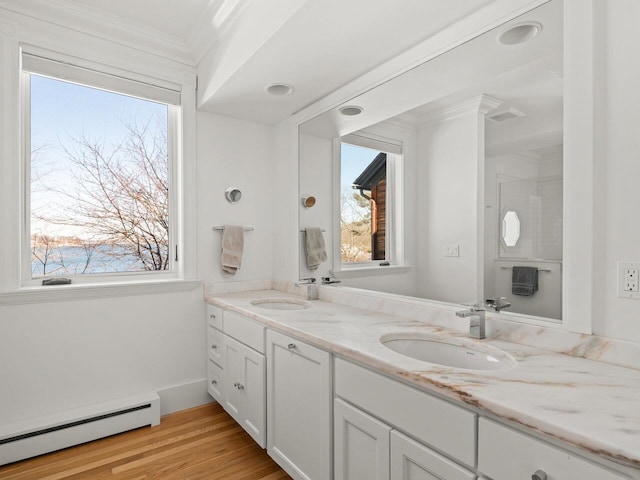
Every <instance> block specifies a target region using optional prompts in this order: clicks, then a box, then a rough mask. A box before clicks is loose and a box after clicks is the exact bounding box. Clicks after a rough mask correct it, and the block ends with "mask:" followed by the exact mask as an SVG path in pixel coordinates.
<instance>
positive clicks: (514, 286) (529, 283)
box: [511, 266, 538, 297]
mask: <svg viewBox="0 0 640 480" xmlns="http://www.w3.org/2000/svg"><path fill="white" fill-rule="evenodd" d="M537 291H538V269H537V268H536V267H521V266H514V267H513V272H512V274H511V293H512V294H514V295H520V296H523V297H530V296H531V295H533V294H534V293H536V292H537Z"/></svg>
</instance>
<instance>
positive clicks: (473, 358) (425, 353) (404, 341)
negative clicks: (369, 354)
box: [380, 333, 517, 370]
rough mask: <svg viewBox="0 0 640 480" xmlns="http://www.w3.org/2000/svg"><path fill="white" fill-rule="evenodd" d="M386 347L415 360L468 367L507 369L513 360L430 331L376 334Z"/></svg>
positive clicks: (507, 356) (486, 348)
mask: <svg viewBox="0 0 640 480" xmlns="http://www.w3.org/2000/svg"><path fill="white" fill-rule="evenodd" d="M380 342H381V343H382V344H383V345H384V346H385V347H387V348H389V349H390V350H393V351H394V352H397V353H400V354H402V355H405V356H407V357H411V358H414V359H416V360H422V361H425V362H429V363H435V364H437V365H444V366H447V367H454V368H464V369H470V370H508V369H511V368H513V367H515V366H516V364H517V363H516V360H515V358H513V357H512V356H511V355H509V354H508V353H506V352H503V351H502V350H500V349H498V348H495V347H491V346H489V345H482V344H477V345H476V344H474V343H472V341H466V340H463V339H458V338H443V337H440V336H438V335H431V334H416V333H414V334H410V333H390V334H387V335H383V336H382V337H380Z"/></svg>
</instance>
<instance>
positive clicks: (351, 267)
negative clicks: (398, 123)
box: [331, 132, 411, 278]
mask: <svg viewBox="0 0 640 480" xmlns="http://www.w3.org/2000/svg"><path fill="white" fill-rule="evenodd" d="M342 143H349V144H351V145H357V146H360V147H365V148H372V149H375V150H379V151H381V152H385V153H387V184H388V185H390V186H391V188H392V190H391V195H390V196H387V202H386V209H387V211H386V218H387V222H388V223H387V232H388V233H387V236H386V238H385V241H386V251H387V252H388V253H387V255H386V256H387V259H386V260H372V261H369V262H357V263H355V262H354V263H346V262H342V258H341V254H340V252H341V248H340V247H341V228H340V195H341V191H340V181H341V178H340V166H341V153H340V152H341V144H342ZM402 151H403V148H402V142H401V141H398V140H393V139H389V138H384V137H381V136H379V135H374V134H369V133H363V132H358V133H357V134H350V135H346V136H343V137H341V138H337V139H335V140H334V142H333V159H334V161H333V185H334V193H333V198H334V205H333V212H334V217H335V218H334V225H335V234H334V238H333V246H334V248H333V252H334V258H333V265H334V268H333V269H332V270H331V275H332V276H335V277H337V278H356V277H364V276H373V275H385V274H391V273H404V272H407V271H409V270H410V269H411V267H410V266H407V265H405V253H404V227H405V225H404V188H403V179H404V162H403V161H402Z"/></svg>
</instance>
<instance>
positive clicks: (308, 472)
mask: <svg viewBox="0 0 640 480" xmlns="http://www.w3.org/2000/svg"><path fill="white" fill-rule="evenodd" d="M331 387H332V382H331V355H330V354H329V353H328V352H326V351H324V350H321V349H319V348H316V347H313V346H311V345H308V344H307V343H304V342H302V341H300V340H297V339H294V338H291V337H289V336H287V335H284V334H282V333H279V332H276V331H273V330H267V406H268V413H267V450H268V452H269V455H270V456H271V457H272V458H273V459H274V460H275V461H276V462H277V463H278V464H279V465H280V466H281V467H282V468H283V469H284V470H285V471H286V472H287V473H288V474H289V475H291V476H292V477H293V478H294V479H296V480H326V479H329V478H331V445H332V441H331V437H332V435H331V402H332V388H331Z"/></svg>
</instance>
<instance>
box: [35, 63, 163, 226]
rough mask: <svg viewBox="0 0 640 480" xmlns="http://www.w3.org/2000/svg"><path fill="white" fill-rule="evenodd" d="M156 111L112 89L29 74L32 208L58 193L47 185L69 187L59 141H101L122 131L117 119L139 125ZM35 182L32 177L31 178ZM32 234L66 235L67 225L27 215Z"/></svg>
mask: <svg viewBox="0 0 640 480" xmlns="http://www.w3.org/2000/svg"><path fill="white" fill-rule="evenodd" d="M156 115H164V116H166V115H167V106H166V105H164V104H160V103H156V102H151V101H148V100H142V99H139V98H134V97H129V96H126V95H121V94H115V93H112V92H107V91H104V90H99V89H96V88H90V87H85V86H82V85H77V84H74V83H70V82H66V81H61V80H56V79H52V78H48V77H44V76H40V75H35V74H32V75H31V151H32V191H31V206H32V209H37V208H43V207H45V206H46V207H49V208H51V206H53V205H54V204H55V203H56V202H57V201H60V198H58V197H56V195H55V194H54V193H52V192H51V191H47V187H54V188H56V189H60V188H68V187H70V186H72V183H71V181H70V180H71V174H70V170H69V169H70V165H71V164H70V162H69V161H68V160H67V159H66V156H65V154H64V151H63V148H62V146H67V147H69V146H72V145H73V138H80V137H83V136H85V137H87V138H88V139H90V140H92V141H100V142H104V143H105V145H113V144H117V143H119V142H120V141H121V140H122V139H123V138H124V137H125V136H126V129H125V127H124V124H123V123H127V122H129V123H135V122H137V123H138V124H139V125H144V124H146V122H147V121H148V120H149V119H152V118H155V116H156ZM38 176H39V178H40V179H41V181H40V182H38V181H36V180H37V178H38ZM31 231H32V233H35V232H37V231H40V232H42V233H48V234H58V235H70V234H72V232H71V231H69V229H65V228H62V227H59V226H58V227H54V226H49V227H45V226H44V225H43V224H42V222H40V221H38V220H37V219H33V218H32V228H31Z"/></svg>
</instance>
